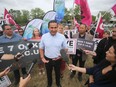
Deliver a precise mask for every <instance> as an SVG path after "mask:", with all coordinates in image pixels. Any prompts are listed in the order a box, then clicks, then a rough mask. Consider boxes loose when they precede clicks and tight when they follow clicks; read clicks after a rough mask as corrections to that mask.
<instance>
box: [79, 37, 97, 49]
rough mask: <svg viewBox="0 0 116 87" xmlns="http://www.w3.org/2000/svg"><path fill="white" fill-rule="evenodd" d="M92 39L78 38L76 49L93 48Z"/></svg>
mask: <svg viewBox="0 0 116 87" xmlns="http://www.w3.org/2000/svg"><path fill="white" fill-rule="evenodd" d="M94 44H95V43H94V41H88V40H85V39H78V40H77V49H83V50H90V51H93V50H94Z"/></svg>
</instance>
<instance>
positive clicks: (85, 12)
mask: <svg viewBox="0 0 116 87" xmlns="http://www.w3.org/2000/svg"><path fill="white" fill-rule="evenodd" d="M80 8H81V22H82V23H83V24H86V25H87V26H90V25H91V23H92V16H91V12H90V9H89V5H88V3H87V0H80Z"/></svg>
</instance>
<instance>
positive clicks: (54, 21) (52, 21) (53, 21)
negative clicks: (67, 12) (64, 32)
mask: <svg viewBox="0 0 116 87" xmlns="http://www.w3.org/2000/svg"><path fill="white" fill-rule="evenodd" d="M50 23H57V21H56V20H51V21H50V22H49V23H48V27H50ZM57 24H58V23H57Z"/></svg>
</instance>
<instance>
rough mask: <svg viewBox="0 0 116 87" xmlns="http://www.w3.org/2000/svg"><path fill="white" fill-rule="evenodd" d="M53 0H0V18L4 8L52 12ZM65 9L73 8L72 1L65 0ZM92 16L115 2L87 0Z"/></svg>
mask: <svg viewBox="0 0 116 87" xmlns="http://www.w3.org/2000/svg"><path fill="white" fill-rule="evenodd" d="M53 1H54V0H0V16H1V14H3V13H4V8H6V9H8V10H9V9H15V10H20V9H21V10H22V9H25V10H31V9H32V8H37V7H38V8H41V9H42V10H44V12H47V11H50V10H53ZM65 2H66V3H65V7H66V8H73V2H74V0H65ZM88 4H89V7H90V10H91V13H92V15H97V14H98V12H99V11H108V10H109V9H110V8H111V7H112V6H113V5H114V4H116V0H88Z"/></svg>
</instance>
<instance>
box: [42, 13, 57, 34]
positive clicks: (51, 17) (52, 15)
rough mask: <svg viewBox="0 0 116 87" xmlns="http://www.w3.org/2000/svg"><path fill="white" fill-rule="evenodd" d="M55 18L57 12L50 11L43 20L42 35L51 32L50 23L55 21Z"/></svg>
mask: <svg viewBox="0 0 116 87" xmlns="http://www.w3.org/2000/svg"><path fill="white" fill-rule="evenodd" d="M55 17H56V12H55V11H48V12H47V13H46V14H45V16H44V18H43V21H44V22H43V24H42V28H41V33H42V34H45V33H47V32H49V29H48V22H49V21H50V20H55Z"/></svg>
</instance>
